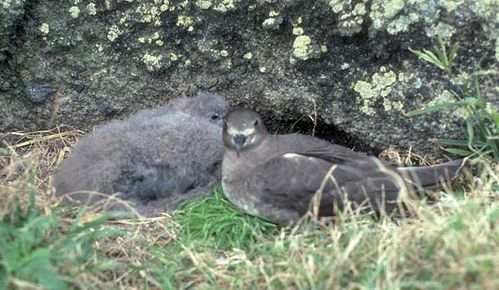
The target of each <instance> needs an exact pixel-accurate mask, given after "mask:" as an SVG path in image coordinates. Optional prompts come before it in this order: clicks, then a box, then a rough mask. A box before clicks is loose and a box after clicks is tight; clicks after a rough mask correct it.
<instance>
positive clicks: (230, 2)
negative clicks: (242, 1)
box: [213, 0, 236, 13]
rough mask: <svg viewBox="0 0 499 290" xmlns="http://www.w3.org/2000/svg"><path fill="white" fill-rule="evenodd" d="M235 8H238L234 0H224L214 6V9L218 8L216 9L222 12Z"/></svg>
mask: <svg viewBox="0 0 499 290" xmlns="http://www.w3.org/2000/svg"><path fill="white" fill-rule="evenodd" d="M234 9H236V5H235V4H234V0H222V3H220V4H218V5H217V6H215V7H213V10H216V11H218V12H222V13H224V12H227V11H230V10H234Z"/></svg>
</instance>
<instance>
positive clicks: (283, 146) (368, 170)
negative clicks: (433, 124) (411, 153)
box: [222, 110, 463, 225]
mask: <svg viewBox="0 0 499 290" xmlns="http://www.w3.org/2000/svg"><path fill="white" fill-rule="evenodd" d="M223 140H224V144H225V151H224V156H223V161H222V187H223V190H224V193H225V195H226V196H227V197H228V199H229V200H230V201H231V202H232V203H233V204H234V205H235V206H236V207H238V208H240V209H242V210H243V211H245V212H247V213H249V214H252V215H255V216H259V217H262V218H265V219H267V220H270V221H272V222H275V223H279V224H282V225H287V224H290V223H295V222H297V221H298V220H299V219H300V217H302V216H303V215H304V214H306V212H307V211H308V210H309V208H310V205H311V200H312V198H313V197H314V195H315V194H316V193H317V192H318V190H319V189H320V188H321V187H322V191H321V193H322V197H321V198H320V203H319V216H333V215H335V214H337V212H338V210H342V209H343V208H344V207H345V204H346V202H347V200H348V201H349V202H350V203H351V205H352V207H353V208H354V209H358V208H362V209H364V210H365V211H369V212H374V213H377V214H379V213H381V212H386V213H392V212H394V211H396V210H397V209H398V208H399V203H398V200H399V195H400V192H401V189H402V188H403V187H406V186H407V187H410V188H416V189H417V188H419V189H421V188H427V187H432V186H435V185H438V184H439V183H440V182H442V181H446V180H449V179H450V178H452V177H454V176H456V175H457V174H458V173H459V171H460V169H461V168H462V167H463V160H454V161H450V162H447V163H443V164H440V165H435V166H425V167H405V168H404V167H396V166H394V165H391V164H389V163H387V162H384V161H381V160H379V159H377V158H374V157H368V156H365V155H363V154H360V153H356V152H353V151H351V150H349V149H348V148H345V147H342V146H338V145H334V144H331V143H329V142H327V141H324V140H321V139H318V138H315V137H312V136H307V135H302V134H290V135H270V134H268V133H267V130H266V128H265V125H264V123H263V121H262V119H261V117H260V116H259V115H258V114H257V113H256V112H253V111H250V110H236V111H233V112H231V113H229V114H228V115H227V116H226V117H225V121H224V130H223Z"/></svg>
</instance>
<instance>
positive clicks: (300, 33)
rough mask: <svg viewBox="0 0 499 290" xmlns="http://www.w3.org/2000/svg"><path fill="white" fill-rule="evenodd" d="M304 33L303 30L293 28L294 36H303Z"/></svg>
mask: <svg viewBox="0 0 499 290" xmlns="http://www.w3.org/2000/svg"><path fill="white" fill-rule="evenodd" d="M303 33H304V31H303V28H301V27H295V28H293V35H302V34H303Z"/></svg>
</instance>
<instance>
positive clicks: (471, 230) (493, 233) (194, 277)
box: [0, 127, 499, 289]
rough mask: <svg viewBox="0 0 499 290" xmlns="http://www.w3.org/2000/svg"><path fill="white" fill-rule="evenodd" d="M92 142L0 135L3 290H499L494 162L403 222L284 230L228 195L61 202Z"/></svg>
mask: <svg viewBox="0 0 499 290" xmlns="http://www.w3.org/2000/svg"><path fill="white" fill-rule="evenodd" d="M82 135H83V132H81V131H78V130H74V129H71V128H67V127H60V128H57V129H54V130H50V131H42V132H33V133H19V132H17V133H16V132H14V133H7V134H2V135H0V141H1V142H2V143H3V145H4V146H3V148H5V149H1V150H3V151H1V152H0V259H1V262H0V289H46V288H48V289H67V288H81V289H184V288H196V289H225V288H227V289H234V288H236V289H241V288H243V289H246V288H250V289H373V288H378V289H498V288H499V279H498V277H499V267H498V262H499V257H498V256H497V253H498V252H499V231H497V222H498V218H499V198H498V197H499V194H498V191H497V190H498V188H497V182H498V180H499V175H498V174H497V173H498V172H499V166H498V165H497V164H495V165H494V163H491V162H489V161H483V160H476V161H475V163H476V164H475V166H476V167H477V168H481V169H480V171H479V173H480V175H478V176H476V177H474V178H464V179H462V180H458V181H457V182H456V183H455V184H453V186H452V187H448V188H445V189H444V190H442V191H437V192H434V193H433V194H432V201H430V199H428V200H422V201H414V203H413V204H411V208H412V216H411V217H408V218H405V219H398V220H391V219H389V218H388V217H382V218H381V219H380V220H374V219H373V218H370V217H366V216H360V215H359V214H357V213H353V212H347V213H346V214H345V215H344V216H341V217H338V218H337V219H336V220H335V221H334V222H333V224H332V225H324V224H322V223H320V222H317V221H316V223H313V219H312V224H314V226H311V225H312V224H311V223H308V224H307V223H306V224H302V225H300V226H297V227H294V228H286V229H279V228H278V227H277V226H275V225H273V224H271V223H268V222H265V221H262V220H260V219H257V218H253V217H250V216H247V215H245V214H243V213H241V212H239V211H237V210H235V209H234V208H233V207H232V206H231V205H230V204H229V203H228V202H227V201H226V200H225V199H224V198H223V193H222V192H221V191H220V190H219V189H217V190H216V191H215V193H214V195H213V196H212V197H210V198H208V199H205V200H198V201H193V202H191V203H189V204H186V205H184V206H183V207H182V208H181V209H180V210H179V211H177V212H174V213H172V214H171V215H170V214H166V213H165V214H164V215H162V216H160V217H157V218H148V219H141V218H117V217H116V216H106V215H102V214H100V213H99V212H98V209H92V208H90V209H86V210H82V209H79V208H71V207H67V206H63V205H60V204H59V201H58V200H57V199H56V198H55V197H54V196H53V192H52V189H51V187H50V185H51V184H50V182H51V181H50V174H51V173H52V172H53V170H54V169H55V168H56V166H57V165H58V164H59V163H60V162H61V161H62V160H63V158H64V155H65V154H66V153H67V151H68V150H69V149H70V147H71V145H72V144H74V143H75V142H76V141H77V139H78V138H80V137H81V136H82ZM7 144H8V145H7ZM408 155H409V156H408ZM383 157H384V158H387V159H390V160H392V161H403V162H409V163H410V162H412V161H419V162H423V163H425V162H432V160H426V159H424V158H423V157H421V156H414V155H412V156H411V154H405V155H404V154H401V153H400V152H396V151H391V152H385V154H384V155H383Z"/></svg>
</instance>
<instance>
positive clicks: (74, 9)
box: [69, 6, 80, 19]
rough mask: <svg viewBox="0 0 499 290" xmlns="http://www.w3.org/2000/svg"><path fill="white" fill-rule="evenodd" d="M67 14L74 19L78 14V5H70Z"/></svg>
mask: <svg viewBox="0 0 499 290" xmlns="http://www.w3.org/2000/svg"><path fill="white" fill-rule="evenodd" d="M69 15H71V18H73V19H76V18H78V16H79V15H80V8H78V6H71V7H70V8H69Z"/></svg>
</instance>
